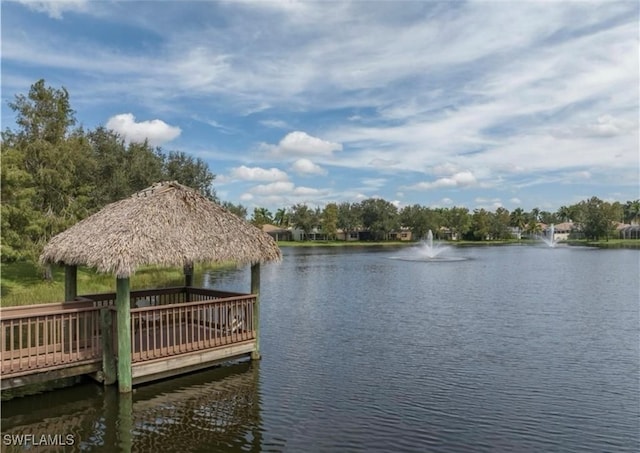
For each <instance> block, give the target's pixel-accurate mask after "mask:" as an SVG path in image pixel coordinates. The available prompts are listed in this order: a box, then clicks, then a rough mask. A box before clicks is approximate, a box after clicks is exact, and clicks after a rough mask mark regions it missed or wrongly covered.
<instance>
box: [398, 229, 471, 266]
mask: <svg viewBox="0 0 640 453" xmlns="http://www.w3.org/2000/svg"><path fill="white" fill-rule="evenodd" d="M451 250H452V247H447V246H445V245H441V244H440V243H438V242H437V241H435V242H434V240H433V232H432V231H431V230H429V232H428V233H427V238H426V239H425V240H424V241H422V242H421V243H420V246H419V247H411V249H410V250H408V251H407V253H404V254H402V255H400V256H395V257H393V258H394V259H399V260H404V261H428V262H436V261H438V262H439V261H464V260H465V259H466V258H463V257H460V256H452V255H451V254H450V251H451Z"/></svg>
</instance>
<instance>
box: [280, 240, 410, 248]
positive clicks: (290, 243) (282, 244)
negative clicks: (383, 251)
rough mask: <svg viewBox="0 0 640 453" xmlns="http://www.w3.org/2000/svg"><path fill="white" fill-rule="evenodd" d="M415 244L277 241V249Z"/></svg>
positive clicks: (394, 242) (397, 242)
mask: <svg viewBox="0 0 640 453" xmlns="http://www.w3.org/2000/svg"><path fill="white" fill-rule="evenodd" d="M415 244H416V243H415V242H409V241H278V246H279V247H371V246H398V245H415Z"/></svg>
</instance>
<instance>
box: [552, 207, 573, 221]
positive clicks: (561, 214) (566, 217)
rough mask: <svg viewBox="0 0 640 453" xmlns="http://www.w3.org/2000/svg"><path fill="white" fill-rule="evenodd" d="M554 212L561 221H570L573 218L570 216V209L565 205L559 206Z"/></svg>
mask: <svg viewBox="0 0 640 453" xmlns="http://www.w3.org/2000/svg"><path fill="white" fill-rule="evenodd" d="M556 214H557V216H558V218H559V219H560V221H562V222H570V221H572V220H573V219H572V218H571V209H570V208H569V207H567V206H560V208H559V209H558V212H557V213H556Z"/></svg>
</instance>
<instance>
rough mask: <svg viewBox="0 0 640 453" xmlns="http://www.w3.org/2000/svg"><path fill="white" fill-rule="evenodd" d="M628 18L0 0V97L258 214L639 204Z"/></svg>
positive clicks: (7, 123)
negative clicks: (120, 143)
mask: <svg viewBox="0 0 640 453" xmlns="http://www.w3.org/2000/svg"><path fill="white" fill-rule="evenodd" d="M639 13H640V8H639V4H638V2H636V1H632V2H612V1H604V2H597V1H595V2H577V1H573V2H551V1H544V2H427V1H419V2H402V1H400V2H383V1H375V2H373V1H370V2H365V1H357V2H342V1H341V2H296V1H279V2H277V1H233V2H231V1H228V2H227V1H220V2H207V1H199V2H188V1H158V2H131V1H127V2H117V3H111V2H106V1H83V0H74V1H54V2H37V1H19V2H9V1H4V0H3V1H2V127H3V128H5V127H15V123H14V116H13V113H12V112H11V111H10V109H9V108H8V107H7V102H8V101H9V100H11V99H13V96H14V95H15V94H16V93H27V91H28V89H29V86H30V85H31V84H33V83H34V82H35V81H36V80H38V79H40V78H44V79H45V80H46V81H47V83H48V84H49V85H51V86H54V87H60V86H64V87H66V88H67V89H68V90H69V92H70V95H71V102H72V106H73V107H74V109H75V110H76V116H77V119H78V120H79V122H80V123H81V124H82V125H83V126H84V127H85V128H88V129H90V128H94V127H96V126H97V125H107V126H108V127H110V128H112V129H114V130H116V131H118V132H119V133H121V134H122V135H123V136H124V137H126V138H127V140H133V141H135V140H143V139H144V138H147V139H148V140H149V141H150V142H151V143H153V144H156V145H160V146H162V147H163V149H165V150H181V151H185V152H187V153H189V154H191V155H193V156H197V157H200V158H202V159H204V160H205V161H206V162H207V163H208V164H209V166H210V168H211V170H212V171H213V172H214V173H215V174H216V175H217V179H216V182H215V184H214V187H215V188H216V191H217V192H218V195H219V196H220V198H221V199H223V200H229V201H232V202H234V203H242V204H244V205H245V206H247V207H248V208H249V209H250V210H251V209H252V208H253V207H255V206H262V207H267V208H270V209H272V210H273V209H276V208H278V207H285V206H291V205H293V204H295V203H300V202H304V203H307V204H309V205H310V206H314V207H315V206H324V205H325V204H326V203H328V202H333V201H335V202H342V201H359V200H362V199H364V198H370V197H382V198H384V199H386V200H389V201H392V202H394V203H395V204H397V205H398V206H399V207H402V206H405V205H410V204H414V203H419V204H421V205H424V206H440V207H450V206H454V205H456V206H466V207H468V208H470V209H474V208H479V207H484V208H488V209H490V210H493V209H495V208H496V207H498V206H504V207H506V208H507V209H514V208H515V207H523V208H524V209H526V210H529V209H531V208H533V207H538V208H541V209H544V210H551V211H553V210H556V209H557V208H558V207H560V206H561V205H567V204H572V203H575V202H578V201H580V200H582V199H585V198H587V197H591V196H594V195H595V196H598V197H600V198H602V199H605V200H618V201H626V200H630V199H637V198H638V197H639V184H640V182H639V181H640V174H639V173H640V163H639V160H640V157H639V136H638V125H639V85H640V75H639V71H640V63H639V41H638V38H639V19H638V17H639Z"/></svg>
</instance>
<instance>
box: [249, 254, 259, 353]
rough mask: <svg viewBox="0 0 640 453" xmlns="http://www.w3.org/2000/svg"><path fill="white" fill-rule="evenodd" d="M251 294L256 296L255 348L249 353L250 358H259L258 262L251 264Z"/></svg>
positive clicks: (254, 319) (254, 314) (254, 311)
mask: <svg viewBox="0 0 640 453" xmlns="http://www.w3.org/2000/svg"><path fill="white" fill-rule="evenodd" d="M251 294H254V295H255V296H256V301H255V303H254V305H253V328H254V329H255V331H256V348H255V350H254V351H253V352H252V353H251V359H252V360H260V359H261V356H260V263H255V264H252V265H251Z"/></svg>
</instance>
